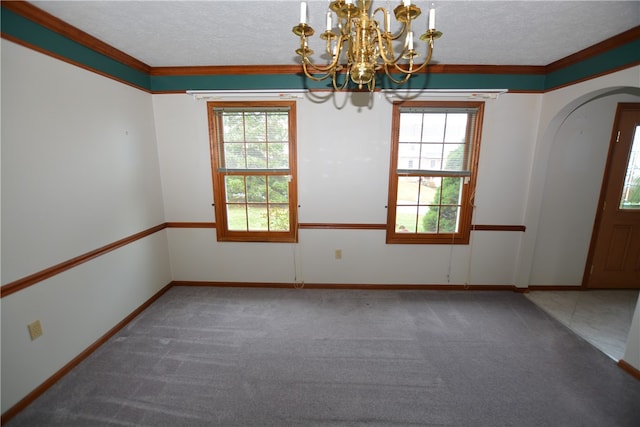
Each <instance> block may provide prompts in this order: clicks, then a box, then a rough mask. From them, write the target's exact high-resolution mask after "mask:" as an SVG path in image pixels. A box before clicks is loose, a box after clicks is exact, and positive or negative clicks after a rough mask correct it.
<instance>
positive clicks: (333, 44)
mask: <svg viewBox="0 0 640 427" xmlns="http://www.w3.org/2000/svg"><path fill="white" fill-rule="evenodd" d="M371 1H372V0H333V1H331V2H330V3H329V10H328V11H327V13H326V30H325V31H324V32H323V33H322V34H320V38H321V39H323V40H325V41H326V54H327V55H328V56H329V58H331V59H330V62H329V63H328V64H327V65H316V64H314V63H313V62H312V61H311V55H313V53H314V52H313V50H311V49H310V48H309V46H308V43H307V41H308V38H310V37H311V36H312V35H313V34H314V30H313V28H312V27H311V26H310V25H309V24H307V2H306V1H302V2H301V3H300V23H299V24H298V25H296V26H295V27H293V33H294V34H295V35H297V36H299V37H300V48H298V49H296V53H297V54H298V55H300V56H301V57H302V67H303V69H304V74H305V75H306V76H307V77H308V78H309V79H311V80H314V81H321V80H325V79H327V78H331V80H332V82H333V87H334V88H335V90H342V89H344V88H345V87H346V85H347V83H348V82H349V80H351V81H353V82H354V83H355V84H357V85H358V89H362V88H363V86H366V87H367V88H368V89H369V90H370V91H373V90H374V89H375V86H376V72H377V71H378V70H380V69H384V72H385V74H386V75H387V76H388V77H389V79H390V80H391V81H393V82H394V83H396V84H399V85H401V84H403V83H405V82H406V81H407V80H409V78H411V76H412V75H413V74H414V73H417V72H419V71H421V70H423V69H424V68H425V67H426V66H427V64H428V63H429V61H430V60H431V55H432V53H433V44H434V40H436V39H437V38H439V37H440V36H442V33H441V32H440V31H436V29H435V9H434V8H433V6H432V7H431V9H430V10H429V18H428V27H427V30H426V32H425V33H424V34H422V35H421V36H420V40H422V41H424V42H426V45H427V55H426V59H425V60H424V62H423V63H422V64H421V65H417V64H415V62H414V60H415V58H416V57H417V56H418V55H419V53H418V52H417V51H416V49H415V48H414V35H413V30H412V28H411V23H412V21H413V20H414V19H416V18H417V17H418V16H420V14H421V13H422V11H421V10H420V8H419V7H418V6H416V5H414V4H411V0H402V1H401V2H400V4H399V5H398V6H396V8H395V9H394V10H393V13H394V15H395V18H396V20H397V21H398V22H399V23H400V24H401V28H400V29H399V30H398V31H397V32H396V33H392V32H391V25H390V16H389V15H390V14H389V11H388V10H387V9H385V8H384V7H379V8H377V9H375V10H374V11H373V13H371ZM378 15H379V16H380V18H382V22H383V25H381V24H380V22H379V21H378V20H376V19H375V17H376V16H378ZM334 16H335V17H336V18H337V22H336V25H335V26H334ZM394 45H395V46H394ZM395 49H397V50H395ZM343 70H344V73H345V75H346V76H345V78H344V81H343V82H342V83H339V82H338V79H337V77H336V76H337V74H339V73H340V72H342V71H343ZM394 74H395V75H396V77H398V78H396V77H394Z"/></svg>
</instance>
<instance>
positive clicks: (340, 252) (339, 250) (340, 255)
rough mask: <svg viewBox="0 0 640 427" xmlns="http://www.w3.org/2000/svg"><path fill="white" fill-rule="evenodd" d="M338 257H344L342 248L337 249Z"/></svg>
mask: <svg viewBox="0 0 640 427" xmlns="http://www.w3.org/2000/svg"><path fill="white" fill-rule="evenodd" d="M336 259H342V249H336Z"/></svg>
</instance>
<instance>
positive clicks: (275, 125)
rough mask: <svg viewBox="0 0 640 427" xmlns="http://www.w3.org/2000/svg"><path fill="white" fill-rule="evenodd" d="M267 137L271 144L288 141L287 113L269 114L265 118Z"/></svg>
mask: <svg viewBox="0 0 640 427" xmlns="http://www.w3.org/2000/svg"><path fill="white" fill-rule="evenodd" d="M267 136H268V140H269V141H271V142H288V141H289V114H288V113H271V114H269V115H268V116H267Z"/></svg>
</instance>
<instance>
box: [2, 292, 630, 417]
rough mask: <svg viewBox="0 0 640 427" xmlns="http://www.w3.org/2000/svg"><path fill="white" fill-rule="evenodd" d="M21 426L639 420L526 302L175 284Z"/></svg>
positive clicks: (614, 383) (589, 361)
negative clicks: (183, 285) (177, 285)
mask: <svg viewBox="0 0 640 427" xmlns="http://www.w3.org/2000/svg"><path fill="white" fill-rule="evenodd" d="M8 425H9V426H11V427H18V426H116V425H124V426H127V425H128V426H163V425H166V426H212V425H221V426H334V425H335V426H412V425H416V426H418V425H419V426H491V427H500V426H518V427H527V426H531V427H533V426H536V427H537V426H554V427H560V426H594V427H595V426H597V427H609V426H633V427H638V426H640V381H637V380H636V379H634V378H633V377H631V376H630V375H629V374H627V373H625V372H624V371H622V370H621V369H620V368H618V367H617V366H616V364H615V363H614V362H613V361H612V360H611V359H610V358H609V357H607V356H605V355H604V354H602V353H600V352H599V351H598V350H596V349H595V348H594V347H592V346H591V345H590V344H588V343H587V342H585V341H584V340H582V339H581V338H579V337H578V336H576V335H575V334H573V333H572V332H571V331H569V330H568V329H567V328H565V327H564V326H563V325H561V324H560V323H559V322H557V321H556V320H554V319H552V318H551V317H549V316H548V315H547V314H545V313H544V312H543V311H542V310H540V309H539V308H537V307H536V306H535V305H534V304H533V303H531V302H530V301H528V300H527V299H526V298H525V297H524V296H523V295H521V294H516V293H511V292H480V291H464V292H455V291H442V292H440V291H356V290H354V291H351V290H305V289H303V290H297V289H241V288H206V287H202V288H198V287H174V288H172V289H171V290H169V292H167V293H166V294H165V295H163V296H162V297H161V298H160V299H159V300H158V301H156V302H155V303H154V304H153V305H152V306H151V307H150V308H149V309H147V310H146V311H145V312H144V313H142V314H141V315H140V316H138V317H137V318H136V319H135V320H134V321H133V322H132V323H130V324H129V325H128V326H127V327H126V328H125V329H123V330H122V331H120V333H118V334H117V335H116V336H115V337H114V338H112V339H111V340H110V341H109V342H108V343H106V344H105V345H104V346H102V347H101V348H100V349H99V350H98V351H96V352H95V353H94V354H92V355H91V356H90V357H89V358H87V359H86V360H85V361H84V362H82V363H81V364H80V365H79V366H78V367H77V368H76V369H74V370H73V371H72V372H71V373H69V374H68V375H67V376H65V377H64V378H62V379H61V380H60V381H59V382H58V383H56V384H55V385H54V386H53V387H52V388H51V389H49V390H48V391H47V392H46V393H45V394H43V395H42V396H41V397H40V398H39V399H37V400H36V401H35V402H34V403H33V404H31V405H30V406H29V407H27V408H26V409H25V410H24V411H23V412H21V413H20V414H18V416H16V417H15V418H14V419H13V420H11V421H10V422H9V423H8Z"/></svg>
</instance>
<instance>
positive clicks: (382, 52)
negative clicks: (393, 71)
mask: <svg viewBox="0 0 640 427" xmlns="http://www.w3.org/2000/svg"><path fill="white" fill-rule="evenodd" d="M375 30H376V32H377V33H378V37H377V39H378V51H379V52H380V56H381V57H382V61H383V62H384V63H385V64H395V63H396V62H397V61H398V60H399V59H400V58H402V53H404V50H403V52H401V54H400V55H398V58H396V57H395V55H394V53H393V45H392V43H391V40H393V39H390V38H387V37H385V36H383V35H382V33H381V32H380V29H379V28H376V29H375ZM385 44H386V48H385ZM387 51H389V53H390V54H391V58H388V57H387V54H386V52H387Z"/></svg>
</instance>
